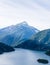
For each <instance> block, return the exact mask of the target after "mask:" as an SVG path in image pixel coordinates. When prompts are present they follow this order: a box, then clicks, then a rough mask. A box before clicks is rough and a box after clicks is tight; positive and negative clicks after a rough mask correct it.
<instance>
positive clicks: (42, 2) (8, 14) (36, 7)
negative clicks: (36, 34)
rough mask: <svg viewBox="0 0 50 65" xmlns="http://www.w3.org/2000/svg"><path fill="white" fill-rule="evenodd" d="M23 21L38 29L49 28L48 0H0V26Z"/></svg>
mask: <svg viewBox="0 0 50 65" xmlns="http://www.w3.org/2000/svg"><path fill="white" fill-rule="evenodd" d="M23 21H26V22H27V23H28V24H29V25H31V26H33V27H36V28H37V29H39V30H43V29H48V28H50V0H0V28H3V27H7V26H10V25H14V24H18V23H21V22H23Z"/></svg>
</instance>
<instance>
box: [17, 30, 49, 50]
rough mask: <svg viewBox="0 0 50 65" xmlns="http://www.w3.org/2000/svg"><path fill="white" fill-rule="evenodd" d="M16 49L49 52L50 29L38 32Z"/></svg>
mask: <svg viewBox="0 0 50 65" xmlns="http://www.w3.org/2000/svg"><path fill="white" fill-rule="evenodd" d="M16 47H17V48H25V49H32V50H50V29H47V30H43V31H40V32H38V33H37V34H35V35H33V36H32V37H31V38H30V39H29V40H27V41H25V42H23V43H22V44H20V45H18V46H16Z"/></svg>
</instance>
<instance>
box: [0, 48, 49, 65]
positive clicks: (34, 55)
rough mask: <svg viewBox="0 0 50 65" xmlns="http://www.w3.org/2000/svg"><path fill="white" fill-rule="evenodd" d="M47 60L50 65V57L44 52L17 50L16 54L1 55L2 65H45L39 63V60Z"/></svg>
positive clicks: (0, 62) (0, 61)
mask: <svg viewBox="0 0 50 65" xmlns="http://www.w3.org/2000/svg"><path fill="white" fill-rule="evenodd" d="M39 58H41V59H47V60H48V61H49V63H48V64H46V65H50V57H49V56H47V55H45V54H44V52H40V51H31V50H25V49H16V51H14V52H10V53H4V54H2V55H0V65H44V64H41V63H38V62H37V59H39Z"/></svg>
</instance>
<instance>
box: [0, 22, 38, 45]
mask: <svg viewBox="0 0 50 65" xmlns="http://www.w3.org/2000/svg"><path fill="white" fill-rule="evenodd" d="M37 32H39V30H37V29H36V28H34V27H32V26H29V25H28V24H27V23H26V22H22V23H20V24H17V25H12V26H9V27H6V28H3V29H1V30H0V42H3V43H5V44H8V45H11V46H12V45H13V46H14V45H17V44H19V43H21V42H23V41H26V40H28V39H29V38H30V37H31V36H32V35H34V34H36V33H37Z"/></svg>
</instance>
